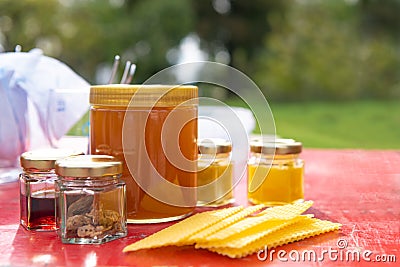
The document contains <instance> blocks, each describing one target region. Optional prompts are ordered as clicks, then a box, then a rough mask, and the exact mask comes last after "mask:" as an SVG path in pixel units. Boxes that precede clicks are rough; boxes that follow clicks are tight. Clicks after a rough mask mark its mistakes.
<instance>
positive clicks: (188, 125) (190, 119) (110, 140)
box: [90, 84, 198, 223]
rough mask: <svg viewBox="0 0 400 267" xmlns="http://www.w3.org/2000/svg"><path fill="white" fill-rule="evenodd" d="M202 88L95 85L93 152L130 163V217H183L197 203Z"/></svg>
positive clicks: (139, 220)
mask: <svg viewBox="0 0 400 267" xmlns="http://www.w3.org/2000/svg"><path fill="white" fill-rule="evenodd" d="M197 97H198V88H197V87H196V86H186V85H184V86H182V85H180V86H172V85H122V84H119V85H99V86H92V87H91V91H90V104H91V110H90V152H91V154H107V155H112V156H114V157H116V158H117V159H119V160H121V161H122V162H123V164H124V168H123V173H122V179H123V180H124V181H125V183H126V194H127V221H128V223H156V222H165V221H172V220H178V219H180V218H183V217H185V216H187V215H189V214H190V213H191V212H192V211H193V210H194V208H195V206H196V177H197V174H196V170H197V163H196V160H197V154H198V152H197V142H196V140H197V111H198V100H197Z"/></svg>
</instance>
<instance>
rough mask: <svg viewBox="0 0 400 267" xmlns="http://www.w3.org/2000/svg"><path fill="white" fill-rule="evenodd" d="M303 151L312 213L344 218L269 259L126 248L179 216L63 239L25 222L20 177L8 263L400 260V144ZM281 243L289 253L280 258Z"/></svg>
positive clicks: (13, 191) (3, 206)
mask: <svg viewBox="0 0 400 267" xmlns="http://www.w3.org/2000/svg"><path fill="white" fill-rule="evenodd" d="M302 158H303V159H304V160H305V161H306V169H305V197H306V199H309V200H313V201H314V205H313V207H312V208H311V209H310V210H309V211H308V213H313V214H315V217H317V218H320V219H327V220H330V221H333V222H340V223H341V224H342V225H343V226H342V228H341V230H339V231H335V232H330V233H327V234H323V235H320V236H316V237H311V238H308V239H305V240H303V241H299V242H295V243H292V244H289V245H284V246H281V247H278V248H275V250H276V253H275V254H272V257H271V254H268V256H269V257H268V258H267V259H265V260H263V259H261V258H259V257H257V254H254V255H251V256H248V257H245V258H241V259H230V258H228V257H224V256H221V255H218V254H215V253H212V252H209V251H206V250H200V249H195V248H193V247H191V246H185V247H165V248H159V249H152V250H143V251H137V252H132V253H122V249H123V248H124V247H125V246H126V245H129V244H131V243H133V242H135V241H137V240H139V239H141V238H144V237H146V236H148V235H150V234H151V233H154V232H155V231H158V230H160V229H162V228H164V227H166V226H168V225H171V223H163V224H152V225H129V226H128V231H129V233H128V236H127V237H125V238H122V239H118V240H115V241H112V242H108V243H105V244H102V245H70V244H62V243H61V241H60V239H59V238H58V237H57V236H56V233H55V232H30V231H26V230H25V229H23V228H22V227H21V226H20V225H19V191H18V190H19V189H18V183H17V182H13V183H8V184H3V185H0V211H1V216H0V266H9V265H11V266H28V265H30V266H99V265H102V266H105V265H106V266H242V267H243V266H263V265H266V266H276V265H287V264H289V265H291V264H299V265H302V266H305V265H310V266H316V265H328V266H329V265H335V266H336V265H338V266H349V265H359V266H365V265H370V266H376V265H382V266H389V265H396V264H397V266H400V264H399V262H400V253H399V251H400V246H399V244H400V241H399V240H400V231H399V230H400V229H399V228H400V222H399V219H400V208H399V206H400V152H399V151H365V150H318V149H306V150H305V151H304V152H303V153H302ZM235 196H236V204H238V205H239V204H240V205H247V199H246V181H245V180H242V181H241V182H240V184H239V185H238V186H237V187H236V188H235ZM196 211H201V209H197V210H196ZM339 246H345V247H344V248H340V247H339ZM279 250H283V251H285V252H286V254H284V252H281V254H280V258H278V255H277V252H278V251H279ZM304 251H314V252H315V255H316V256H317V257H318V259H317V260H316V261H314V258H311V260H308V259H307V258H306V259H305V260H302V259H301V257H300V260H299V261H297V260H296V259H295V257H296V255H302V254H301V253H302V252H303V253H304ZM324 251H331V252H330V253H331V254H330V255H329V253H328V252H325V253H324ZM335 251H337V252H336V253H335ZM357 253H359V254H358V255H360V260H359V261H358V260H357ZM305 255H307V254H305ZM346 255H348V256H346ZM352 255H354V258H353V256H352ZM363 255H364V258H363ZM259 256H265V254H263V253H260V255H259ZM346 258H347V259H348V260H349V261H346ZM285 259H286V261H285ZM379 259H381V260H386V261H392V262H391V263H390V262H382V261H381V262H378V260H379ZM368 260H369V261H368ZM395 260H396V262H393V261H395ZM378 263H379V264H378Z"/></svg>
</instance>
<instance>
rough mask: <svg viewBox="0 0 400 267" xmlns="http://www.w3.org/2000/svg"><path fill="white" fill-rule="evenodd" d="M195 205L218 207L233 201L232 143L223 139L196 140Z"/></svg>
mask: <svg viewBox="0 0 400 267" xmlns="http://www.w3.org/2000/svg"><path fill="white" fill-rule="evenodd" d="M198 149H199V159H198V164H197V168H198V171H197V206H202V207H204V206H206V207H219V206H223V205H227V204H230V203H233V202H234V201H235V199H234V195H233V182H232V179H233V162H232V158H231V151H232V144H231V142H229V141H227V140H224V139H217V138H206V139H200V140H199V141H198Z"/></svg>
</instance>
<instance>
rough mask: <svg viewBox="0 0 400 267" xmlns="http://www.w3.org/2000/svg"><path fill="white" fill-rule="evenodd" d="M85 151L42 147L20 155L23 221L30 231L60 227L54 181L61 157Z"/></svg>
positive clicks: (21, 213) (21, 214)
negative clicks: (57, 218) (55, 170)
mask: <svg viewBox="0 0 400 267" xmlns="http://www.w3.org/2000/svg"><path fill="white" fill-rule="evenodd" d="M78 154H82V153H80V152H77V151H74V150H68V149H42V150H34V151H29V152H25V153H23V154H22V155H21V157H20V162H21V167H22V168H23V172H22V173H21V174H20V176H19V181H20V223H21V225H22V226H23V227H24V228H25V229H28V230H37V231H53V230H56V221H55V195H54V182H55V180H56V179H57V175H56V174H55V172H54V164H55V162H56V160H57V159H60V158H65V157H68V156H71V155H78Z"/></svg>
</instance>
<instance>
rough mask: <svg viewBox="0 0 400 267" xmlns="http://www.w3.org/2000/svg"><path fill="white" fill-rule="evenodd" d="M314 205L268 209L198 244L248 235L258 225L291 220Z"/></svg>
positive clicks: (303, 204) (301, 204)
mask: <svg viewBox="0 0 400 267" xmlns="http://www.w3.org/2000/svg"><path fill="white" fill-rule="evenodd" d="M312 204H313V202H312V201H306V202H302V203H295V204H289V205H284V206H276V207H272V208H268V209H266V210H264V211H262V212H260V213H258V214H257V215H256V216H252V217H247V218H244V219H242V220H240V221H238V222H237V223H235V224H232V225H230V226H228V227H225V228H224V229H221V230H220V231H218V232H216V233H214V234H212V235H209V236H206V237H204V238H203V240H197V242H198V243H199V242H207V243H210V242H216V241H221V240H223V239H226V238H228V237H230V236H233V235H235V234H238V233H244V234H247V231H248V230H249V229H252V228H254V227H257V226H258V225H260V224H262V223H264V222H266V221H268V220H271V219H280V220H291V219H293V218H294V217H296V216H298V215H300V214H302V213H303V212H304V211H306V210H307V209H308V208H310V207H311V205H312Z"/></svg>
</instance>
